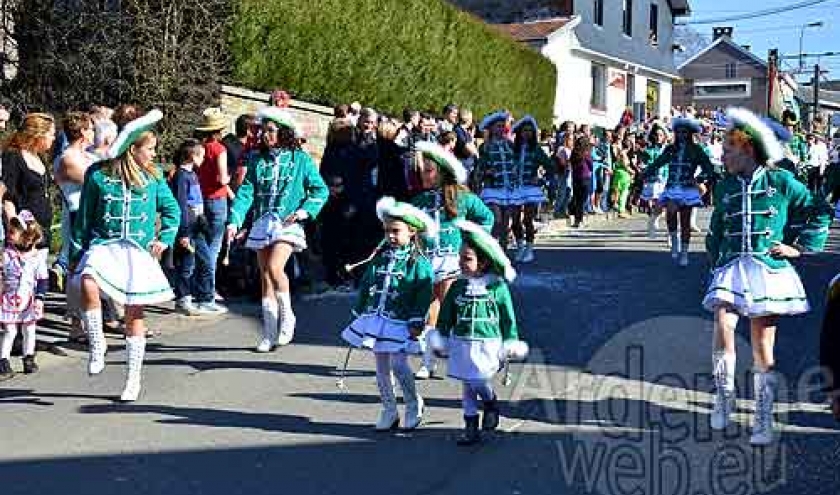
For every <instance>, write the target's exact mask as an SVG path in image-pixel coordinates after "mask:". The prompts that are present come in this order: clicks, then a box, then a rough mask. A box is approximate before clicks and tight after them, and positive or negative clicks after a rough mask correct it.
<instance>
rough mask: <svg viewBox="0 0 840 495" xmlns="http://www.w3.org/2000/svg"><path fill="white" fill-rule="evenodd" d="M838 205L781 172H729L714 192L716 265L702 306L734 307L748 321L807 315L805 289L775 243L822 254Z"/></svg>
mask: <svg viewBox="0 0 840 495" xmlns="http://www.w3.org/2000/svg"><path fill="white" fill-rule="evenodd" d="M830 223H831V208H830V207H829V206H828V204H827V203H826V202H825V201H823V200H821V199H819V198H815V197H814V196H812V195H811V193H810V192H809V191H808V189H807V188H806V187H805V186H804V185H803V184H802V183H800V182H799V181H798V180H796V178H795V177H794V176H793V174H791V173H790V172H788V171H787V170H782V169H769V168H766V167H763V166H759V167H758V168H757V169H756V170H755V172H754V173H753V175H752V177H749V178H745V177H741V176H732V175H727V176H726V177H725V178H724V179H723V180H722V181H721V182H720V183H719V184H718V185H717V187H716V188H715V211H714V213H713V214H712V219H711V223H710V226H709V234H708V236H707V238H706V249H707V251H708V253H709V257H710V259H711V262H712V263H713V264H714V266H715V270H714V273H713V275H712V281H711V283H710V285H709V288H708V290H707V291H706V297H705V298H704V300H703V306H704V307H705V308H706V309H708V310H710V311H713V310H714V309H715V308H716V307H718V306H719V305H721V304H726V305H731V306H733V307H734V308H735V309H736V310H737V311H738V312H739V313H740V314H742V315H744V316H748V317H751V318H752V317H759V316H766V315H785V314H798V313H805V312H807V311H808V310H809V305H808V301H807V298H806V295H805V289H804V288H803V286H802V282H801V281H800V279H799V275H797V273H796V270H794V268H793V266H791V264H790V262H789V261H788V260H786V259H778V258H774V257H772V256H770V255H769V254H768V253H769V251H770V249H771V248H772V247H773V245H774V244H776V243H784V244H787V245H794V246H797V247H798V248H799V249H801V250H804V251H820V250H822V249H823V247H824V246H825V242H826V239H827V237H828V226H829V225H830Z"/></svg>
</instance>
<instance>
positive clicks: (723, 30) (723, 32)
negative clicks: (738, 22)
mask: <svg viewBox="0 0 840 495" xmlns="http://www.w3.org/2000/svg"><path fill="white" fill-rule="evenodd" d="M733 30H734V28H732V27H730V26H724V27H716V28H713V29H712V35H713V36H712V37H713V38H714V39H713V40H712V41H717V40H718V38H722V37H724V36H726V37H727V38H729V39H732V31H733Z"/></svg>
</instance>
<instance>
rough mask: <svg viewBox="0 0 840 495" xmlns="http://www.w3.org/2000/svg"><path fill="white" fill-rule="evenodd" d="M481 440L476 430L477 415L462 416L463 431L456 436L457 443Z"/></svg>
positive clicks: (471, 443) (471, 442) (466, 443)
mask: <svg viewBox="0 0 840 495" xmlns="http://www.w3.org/2000/svg"><path fill="white" fill-rule="evenodd" d="M480 441H481V434H480V433H479V432H478V415H477V414H476V415H475V416H464V433H463V434H461V436H460V437H458V445H465V446H467V445H475V444H477V443H478V442H480Z"/></svg>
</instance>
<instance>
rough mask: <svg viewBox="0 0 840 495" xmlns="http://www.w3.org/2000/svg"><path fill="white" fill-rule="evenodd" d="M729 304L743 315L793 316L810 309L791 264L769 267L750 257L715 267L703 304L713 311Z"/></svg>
mask: <svg viewBox="0 0 840 495" xmlns="http://www.w3.org/2000/svg"><path fill="white" fill-rule="evenodd" d="M721 305H729V306H732V307H733V308H735V310H736V311H737V312H738V313H739V314H740V315H742V316H746V317H749V318H756V317H761V316H769V315H796V314H802V313H807V312H808V311H809V310H810V309H811V308H810V306H809V305H808V298H807V296H806V294H805V288H804V287H803V286H802V281H801V280H800V279H799V275H798V274H797V273H796V270H794V268H793V267H792V266H787V267H784V268H779V269H771V268H769V267H768V266H767V265H765V264H764V263H761V262H760V261H757V260H756V259H755V258H753V257H750V256H743V257H740V258H738V259H736V260H734V261H732V262H731V263H729V264H727V265H726V266H723V267H721V268H718V269H717V270H715V271H714V273H713V275H712V281H711V283H710V284H709V288H708V290H707V291H706V296H705V297H704V298H703V307H704V308H706V309H707V310H709V311H714V310H715V309H716V308H717V307H719V306H721Z"/></svg>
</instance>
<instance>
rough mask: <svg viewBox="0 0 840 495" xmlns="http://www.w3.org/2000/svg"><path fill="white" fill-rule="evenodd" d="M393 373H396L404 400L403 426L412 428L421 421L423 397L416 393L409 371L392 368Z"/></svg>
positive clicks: (412, 377) (408, 428)
mask: <svg viewBox="0 0 840 495" xmlns="http://www.w3.org/2000/svg"><path fill="white" fill-rule="evenodd" d="M394 375H396V378H397V381H398V382H399V384H400V388H401V389H402V393H403V401H404V402H405V421H404V425H403V428H405V429H406V430H413V429H415V428H417V427H418V426H420V423H422V422H423V412H424V404H423V398H422V397H420V394H418V393H417V386H416V383H415V382H414V376H413V375H412V374H411V373H402V372H400V371H399V368H398V369H395V370H394Z"/></svg>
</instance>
